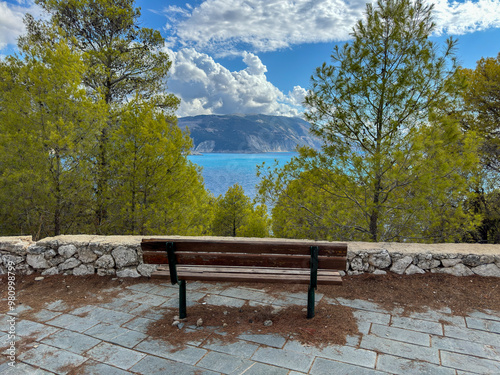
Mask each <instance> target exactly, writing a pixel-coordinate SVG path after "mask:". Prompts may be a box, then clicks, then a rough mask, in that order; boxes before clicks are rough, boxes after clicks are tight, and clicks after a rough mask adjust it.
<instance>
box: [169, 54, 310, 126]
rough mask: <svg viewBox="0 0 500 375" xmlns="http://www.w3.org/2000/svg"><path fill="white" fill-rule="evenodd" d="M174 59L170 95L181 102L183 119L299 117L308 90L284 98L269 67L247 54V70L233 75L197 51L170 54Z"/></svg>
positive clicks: (292, 93) (245, 55)
mask: <svg viewBox="0 0 500 375" xmlns="http://www.w3.org/2000/svg"><path fill="white" fill-rule="evenodd" d="M167 53H168V54H169V56H170V58H171V59H172V69H171V72H170V76H169V80H168V89H169V91H170V92H173V93H174V94H176V95H178V96H179V97H180V98H181V106H180V109H179V112H178V115H179V116H181V117H182V116H191V115H199V114H227V113H263V114H276V115H283V116H298V115H299V114H300V112H301V110H302V108H301V104H302V101H303V99H304V96H305V90H304V89H303V88H301V87H300V86H296V87H295V88H294V90H293V92H289V93H287V94H284V93H283V92H282V91H280V90H279V89H278V88H277V87H276V86H274V85H273V84H272V83H271V82H269V81H268V80H267V77H266V75H265V73H266V72H267V68H266V66H265V65H264V64H263V63H262V61H261V60H260V59H259V57H258V56H256V55H254V54H252V53H248V52H245V53H243V62H244V63H245V64H246V68H245V69H243V70H239V71H230V70H229V69H227V68H225V67H224V66H222V65H221V64H219V63H217V62H215V61H214V59H213V58H212V57H211V56H209V55H207V54H204V53H200V52H197V51H196V50H195V49H193V48H184V49H181V50H179V51H177V52H174V51H172V50H167Z"/></svg>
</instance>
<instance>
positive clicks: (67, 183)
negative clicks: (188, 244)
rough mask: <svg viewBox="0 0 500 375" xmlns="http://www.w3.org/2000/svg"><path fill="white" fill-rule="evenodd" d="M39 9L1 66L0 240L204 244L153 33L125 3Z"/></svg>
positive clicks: (197, 199)
mask: <svg viewBox="0 0 500 375" xmlns="http://www.w3.org/2000/svg"><path fill="white" fill-rule="evenodd" d="M38 4H40V5H41V6H42V7H43V8H44V9H45V10H47V11H48V12H49V14H50V15H51V18H50V20H48V21H43V20H35V19H34V18H33V17H31V16H29V15H28V16H27V17H26V19H25V23H26V26H27V34H26V35H25V36H24V37H22V38H21V39H20V41H19V50H20V53H19V55H18V56H9V57H8V58H7V59H5V60H4V61H2V62H1V63H0V92H1V94H0V99H1V102H0V103H1V104H0V165H1V171H2V173H1V175H0V186H1V194H0V222H1V228H0V231H1V233H2V234H3V235H8V234H32V235H34V236H35V237H41V236H47V235H58V234H61V233H77V232H86V233H100V234H118V233H128V234H146V233H162V234H203V233H206V230H207V229H206V228H207V227H208V225H207V224H205V222H207V221H208V219H207V218H208V214H207V210H206V205H207V204H208V202H209V194H208V193H207V192H206V191H205V189H204V186H203V181H202V178H201V175H200V171H199V170H198V168H197V167H196V166H195V165H193V164H192V163H190V162H189V161H188V160H187V158H186V155H187V154H188V153H189V150H190V148H191V147H192V142H191V139H190V138H189V135H188V134H186V133H184V132H182V131H181V130H180V129H179V128H178V127H177V119H176V117H175V115H174V111H175V109H176V108H177V106H178V103H179V100H178V99H177V98H176V97H175V96H173V95H170V94H165V92H164V87H165V79H166V76H167V73H168V69H169V67H170V61H169V59H168V56H167V55H166V54H165V53H163V52H161V51H160V50H159V49H160V47H162V46H163V42H164V41H163V38H162V37H161V35H160V33H159V32H158V31H154V30H151V29H146V28H141V27H139V21H138V17H139V15H140V12H139V9H137V8H134V7H133V1H132V0H123V1H118V2H116V1H113V2H111V1H107V0H75V1H69V2H68V1H59V0H47V1H45V0H39V1H38Z"/></svg>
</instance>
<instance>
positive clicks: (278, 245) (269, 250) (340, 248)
mask: <svg viewBox="0 0 500 375" xmlns="http://www.w3.org/2000/svg"><path fill="white" fill-rule="evenodd" d="M166 242H175V248H176V251H189V252H221V253H245V254H297V255H310V249H309V248H310V246H319V255H325V256H346V254H347V244H346V243H332V242H324V241H289V242H288V241H285V242H283V241H280V242H278V241H272V240H243V239H239V238H238V239H237V240H235V239H228V238H221V239H216V240H215V239H177V238H145V239H143V240H142V243H141V247H142V249H143V250H144V251H162V250H164V249H165V244H166Z"/></svg>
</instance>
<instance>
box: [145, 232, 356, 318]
mask: <svg viewBox="0 0 500 375" xmlns="http://www.w3.org/2000/svg"><path fill="white" fill-rule="evenodd" d="M141 247H142V250H143V259H144V263H146V264H157V265H163V264H168V268H167V267H165V266H163V267H161V266H159V268H158V270H157V271H156V272H154V273H153V274H152V277H155V278H168V279H170V281H171V283H172V285H175V284H177V283H178V284H179V317H180V318H181V319H183V318H185V317H186V281H187V280H200V281H229V282H253V283H291V284H309V291H308V302H307V318H308V319H310V318H312V317H314V298H315V295H314V291H315V289H316V288H317V286H318V284H330V285H340V284H342V278H341V276H340V273H339V270H345V269H346V255H347V244H345V243H332V242H317V241H295V240H293V241H292V240H274V239H273V240H269V239H268V240H252V239H240V238H238V239H235V238H227V237H220V238H216V237H210V238H207V239H205V238H204V239H199V238H198V239H189V238H182V239H177V238H175V239H174V238H170V239H169V238H164V239H159V238H151V239H146V238H145V239H143V240H142V243H141Z"/></svg>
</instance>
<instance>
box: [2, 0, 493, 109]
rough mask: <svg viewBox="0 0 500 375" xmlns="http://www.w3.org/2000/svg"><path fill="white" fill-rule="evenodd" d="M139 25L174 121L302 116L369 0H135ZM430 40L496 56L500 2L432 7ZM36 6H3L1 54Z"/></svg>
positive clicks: (464, 58)
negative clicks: (320, 71)
mask: <svg viewBox="0 0 500 375" xmlns="http://www.w3.org/2000/svg"><path fill="white" fill-rule="evenodd" d="M136 4H137V6H139V7H141V12H142V15H141V26H144V27H151V28H154V29H158V30H160V31H161V33H162V35H163V36H164V37H165V38H166V40H167V43H166V46H165V50H166V51H167V52H168V53H169V55H170V57H171V60H172V62H173V65H172V69H171V72H170V77H169V80H168V91H169V92H173V93H175V94H176V95H178V96H179V97H180V98H181V100H182V102H181V107H180V108H179V111H178V116H180V117H182V116H189V115H199V114H228V113H264V114H271V115H287V116H295V115H300V113H301V112H302V110H303V108H302V107H301V102H302V100H303V98H304V95H305V93H306V90H307V89H308V88H309V84H310V82H309V80H310V76H311V74H313V72H314V69H315V68H316V67H317V66H320V65H321V64H322V63H323V62H325V61H327V62H328V61H329V56H330V53H331V51H332V49H333V46H334V45H335V44H336V43H340V44H343V43H345V42H347V41H349V38H350V36H349V33H350V32H351V30H352V27H353V25H354V23H355V22H356V21H357V20H358V19H359V18H362V17H363V13H364V10H365V6H366V1H365V0H184V1H159V0H137V2H136ZM434 5H435V8H434V9H435V10H434V13H433V15H434V20H435V22H436V25H437V29H436V34H435V35H434V36H433V40H435V41H436V42H437V43H439V44H442V43H443V42H444V40H445V39H446V38H447V37H449V36H453V37H455V38H457V39H458V41H459V44H458V49H457V51H456V55H457V57H458V60H459V62H460V63H461V65H462V66H464V67H467V68H474V67H475V64H476V61H477V60H478V59H480V58H481V57H495V56H496V55H497V54H498V53H499V52H500V0H472V1H448V0H436V1H435V2H434ZM27 12H29V13H31V14H33V15H34V16H41V15H42V13H41V11H40V9H39V8H38V7H37V6H36V5H35V4H34V2H33V1H32V0H7V1H4V0H0V55H7V54H10V53H13V52H14V51H15V43H16V38H17V37H18V36H19V35H21V34H22V33H23V31H24V28H23V23H22V18H23V16H24V14H25V13H27Z"/></svg>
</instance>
